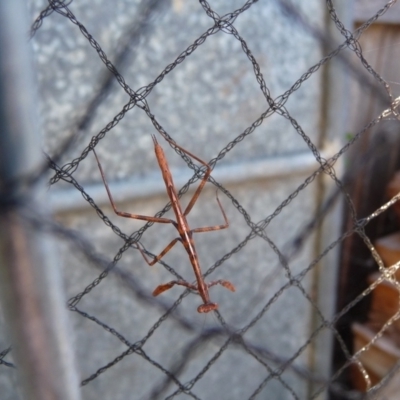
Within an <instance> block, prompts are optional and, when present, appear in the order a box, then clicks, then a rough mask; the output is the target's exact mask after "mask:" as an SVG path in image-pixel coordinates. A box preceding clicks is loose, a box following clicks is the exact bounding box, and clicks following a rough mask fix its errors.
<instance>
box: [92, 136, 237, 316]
mask: <svg viewBox="0 0 400 400" xmlns="http://www.w3.org/2000/svg"><path fill="white" fill-rule="evenodd" d="M152 138H153V142H154V151H155V153H156V157H157V162H158V165H159V167H160V170H161V173H162V177H163V180H164V182H165V187H166V190H167V194H168V197H169V199H170V201H171V206H172V209H173V211H174V213H175V217H176V221H174V220H172V219H169V218H163V217H151V216H145V215H138V214H130V213H127V212H124V211H119V210H118V209H117V208H116V206H115V203H114V200H113V198H112V195H111V191H110V189H109V187H108V184H107V181H106V178H105V175H104V172H103V168H102V166H101V164H100V161H99V159H98V157H97V154H96V152H95V150H94V149H93V153H94V155H95V157H96V160H97V165H98V166H99V169H100V173H101V177H102V179H103V182H104V186H105V188H106V191H107V194H108V198H109V199H110V203H111V206H112V208H113V210H114V212H115V213H116V214H117V215H119V216H121V217H126V218H133V219H140V220H144V221H148V222H159V223H162V224H172V225H174V227H175V228H176V230H177V231H178V233H179V237H177V238H175V239H174V240H173V241H172V242H171V243H170V244H169V245H168V246H167V247H166V248H165V249H164V250H163V251H162V252H161V253H160V254H159V255H158V256H156V257H155V258H154V259H153V260H151V261H150V260H149V259H148V258H147V257H146V255H145V253H144V251H143V250H142V249H141V248H140V246H138V249H139V250H140V252H141V254H142V256H143V258H144V259H145V261H146V262H147V264H149V265H150V266H152V265H154V264H155V263H156V262H157V261H159V260H161V258H162V257H164V256H165V254H167V253H168V252H169V251H170V250H171V249H172V247H173V246H174V245H175V244H176V243H177V242H181V243H182V244H183V246H184V248H185V250H186V252H187V253H188V256H189V260H190V263H191V264H192V267H193V271H194V274H195V277H196V281H197V284H191V283H189V282H187V281H184V280H175V281H170V282H168V283H164V284H162V285H159V286H157V287H156V288H155V289H154V291H153V296H158V295H159V294H161V293H163V292H165V291H166V290H168V289H171V288H172V287H173V286H174V285H180V286H185V287H187V288H189V289H192V290H194V291H196V292H198V293H199V295H200V297H201V298H202V300H203V304H202V305H200V306H199V307H198V308H197V311H198V312H199V313H207V312H210V311H212V310H216V309H217V308H218V304H216V303H212V302H211V301H210V296H209V292H208V289H209V288H210V287H211V286H215V285H222V286H224V287H225V288H227V289H229V290H231V291H232V292H234V291H235V287H234V286H233V285H232V283H230V282H229V281H225V280H217V281H213V282H210V283H205V282H204V278H203V274H202V272H201V269H200V264H199V259H198V256H197V253H196V248H195V245H194V240H193V233H198V232H210V231H217V230H220V229H225V228H227V227H228V226H229V222H228V219H227V217H226V214H225V211H224V209H223V208H222V205H221V203H220V201H219V198H218V193H217V202H218V205H219V208H220V210H221V212H222V215H223V218H224V220H225V224H223V225H215V226H206V227H202V228H195V229H190V228H189V224H188V222H187V220H186V216H187V215H188V214H189V212H190V211H191V209H192V208H193V206H194V204H195V203H196V201H197V199H198V198H199V196H200V193H201V191H202V190H203V188H204V185H205V184H206V182H207V179H208V177H209V176H210V174H211V167H210V166H209V165H208V164H207V163H206V162H204V161H203V160H201V159H200V158H198V157H196V156H195V155H193V154H192V153H190V152H189V151H187V150H185V149H184V148H183V147H181V146H179V145H177V144H176V143H174V142H172V141H171V140H170V139H167V138H165V140H167V142H169V143H171V144H172V145H173V146H174V147H176V148H178V149H179V150H181V151H183V152H184V153H185V154H187V155H188V156H190V157H191V158H193V159H195V160H196V161H198V162H199V163H200V164H202V165H204V166H205V167H206V172H205V174H204V176H203V178H202V180H201V182H200V185H199V186H198V188H197V189H196V191H195V193H194V195H193V197H192V198H191V200H190V202H189V204H188V205H187V207H186V209H185V211H182V207H181V204H180V201H179V197H178V194H177V192H176V189H175V185H174V181H173V179H172V174H171V171H170V169H169V165H168V162H167V159H166V157H165V154H164V151H163V149H162V147H161V146H160V145H159V144H158V142H157V139H156V137H155V136H154V135H152Z"/></svg>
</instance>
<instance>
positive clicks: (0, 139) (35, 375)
mask: <svg viewBox="0 0 400 400" xmlns="http://www.w3.org/2000/svg"><path fill="white" fill-rule="evenodd" d="M26 14H27V10H26V3H25V2H24V1H23V0H0V296H1V297H0V300H1V302H2V304H1V305H2V307H3V312H4V317H5V322H6V325H7V328H8V330H9V333H10V338H11V341H12V348H13V355H14V357H15V360H16V364H17V368H18V372H19V376H20V378H21V383H22V387H23V391H24V395H25V398H26V399H29V400H55V399H57V400H77V399H79V397H80V393H79V385H78V379H77V374H76V369H75V366H74V362H73V361H74V360H73V358H74V357H73V353H72V349H71V346H70V342H71V336H70V334H69V329H68V323H67V316H66V314H67V312H66V307H65V298H64V296H63V289H62V279H61V271H60V265H59V262H58V259H57V256H56V253H55V249H54V246H55V243H54V242H53V241H52V240H51V238H49V237H45V236H44V235H43V234H42V233H41V232H40V231H38V230H37V229H35V228H34V227H33V226H32V225H30V224H29V223H27V222H26V221H24V219H23V217H22V210H23V207H24V205H23V204H22V203H18V202H15V203H12V202H10V201H6V200H5V199H10V198H11V199H12V198H20V197H19V195H20V194H21V193H23V195H24V200H26V201H27V203H28V204H29V205H30V208H32V205H34V207H35V208H34V209H35V210H37V211H38V212H43V210H44V209H45V208H46V209H47V208H48V207H46V206H45V204H43V202H39V201H38V198H40V193H41V192H42V193H43V191H44V185H42V189H40V184H38V185H35V188H33V187H31V188H29V187H25V188H23V189H21V187H19V186H18V185H17V186H9V185H7V182H10V181H13V180H14V181H18V178H20V177H22V176H24V175H28V174H29V173H32V171H34V169H35V167H37V166H38V165H39V163H40V162H41V161H42V154H41V146H40V143H41V139H40V135H39V124H38V115H37V113H36V106H37V96H36V92H35V85H34V79H33V75H34V74H33V64H32V60H31V57H30V49H29V46H28V39H27V33H28V18H27V15H26Z"/></svg>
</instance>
